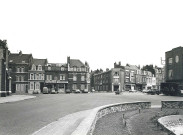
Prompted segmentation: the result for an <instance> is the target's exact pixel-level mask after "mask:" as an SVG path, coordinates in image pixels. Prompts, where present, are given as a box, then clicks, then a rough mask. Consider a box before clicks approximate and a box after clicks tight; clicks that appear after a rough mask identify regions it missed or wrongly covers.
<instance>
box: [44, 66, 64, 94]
mask: <svg viewBox="0 0 183 135" xmlns="http://www.w3.org/2000/svg"><path fill="white" fill-rule="evenodd" d="M44 86H46V87H47V88H48V89H49V91H50V90H51V89H55V90H56V91H58V92H65V90H66V89H68V67H67V64H66V63H48V64H47V65H46V66H45V84H44Z"/></svg>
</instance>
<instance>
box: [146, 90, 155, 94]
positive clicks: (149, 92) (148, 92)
mask: <svg viewBox="0 0 183 135" xmlns="http://www.w3.org/2000/svg"><path fill="white" fill-rule="evenodd" d="M146 93H147V94H151V95H155V94H156V91H155V90H154V89H149V90H148V91H147V92H146Z"/></svg>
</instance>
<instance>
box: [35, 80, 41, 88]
mask: <svg viewBox="0 0 183 135" xmlns="http://www.w3.org/2000/svg"><path fill="white" fill-rule="evenodd" d="M35 89H36V90H39V89H40V84H39V82H36V84H35Z"/></svg>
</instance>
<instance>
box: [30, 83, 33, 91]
mask: <svg viewBox="0 0 183 135" xmlns="http://www.w3.org/2000/svg"><path fill="white" fill-rule="evenodd" d="M30 90H34V82H30Z"/></svg>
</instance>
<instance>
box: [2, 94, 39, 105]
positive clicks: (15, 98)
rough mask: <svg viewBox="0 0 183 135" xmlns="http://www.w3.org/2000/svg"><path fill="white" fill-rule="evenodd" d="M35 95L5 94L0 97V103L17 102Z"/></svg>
mask: <svg viewBox="0 0 183 135" xmlns="http://www.w3.org/2000/svg"><path fill="white" fill-rule="evenodd" d="M35 97H36V96H31V95H11V96H7V97H0V104H3V103H9V102H17V101H21V100H26V99H31V98H35Z"/></svg>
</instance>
